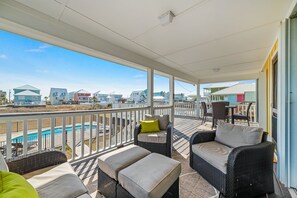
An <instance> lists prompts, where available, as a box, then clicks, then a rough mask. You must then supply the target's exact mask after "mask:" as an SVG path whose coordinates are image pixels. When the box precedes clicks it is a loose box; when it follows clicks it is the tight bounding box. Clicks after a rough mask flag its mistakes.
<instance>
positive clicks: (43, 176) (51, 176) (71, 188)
mask: <svg viewBox="0 0 297 198" xmlns="http://www.w3.org/2000/svg"><path fill="white" fill-rule="evenodd" d="M24 177H25V178H29V179H27V181H28V182H29V183H30V184H31V185H32V186H33V187H34V188H36V189H37V191H38V194H39V197H40V198H43V197H46V198H51V197H53V198H54V197H59V198H67V197H77V196H80V195H83V194H85V193H88V190H87V189H86V187H85V186H84V184H83V183H82V181H81V180H80V179H79V178H78V176H77V175H76V174H75V172H74V171H73V169H72V167H71V166H70V164H69V163H67V162H65V163H63V164H60V165H57V166H52V167H48V168H44V169H40V170H37V171H34V172H31V173H28V174H25V175H24Z"/></svg>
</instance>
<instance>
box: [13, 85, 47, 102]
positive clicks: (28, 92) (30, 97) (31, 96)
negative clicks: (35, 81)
mask: <svg viewBox="0 0 297 198" xmlns="http://www.w3.org/2000/svg"><path fill="white" fill-rule="evenodd" d="M13 91H14V106H36V105H42V103H41V95H40V89H38V88H36V87H33V86H31V85H23V86H20V87H16V88H14V89H13Z"/></svg>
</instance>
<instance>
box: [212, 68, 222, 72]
mask: <svg viewBox="0 0 297 198" xmlns="http://www.w3.org/2000/svg"><path fill="white" fill-rule="evenodd" d="M220 70H221V69H220V68H214V69H212V71H213V72H215V73H217V72H219V71H220Z"/></svg>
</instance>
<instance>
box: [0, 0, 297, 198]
mask: <svg viewBox="0 0 297 198" xmlns="http://www.w3.org/2000/svg"><path fill="white" fill-rule="evenodd" d="M142 3H144V2H140V1H134V0H131V1H127V2H126V1H125V3H116V2H115V1H108V2H104V3H103V2H101V1H87V3H85V2H82V1H75V0H68V1H65V0H50V1H47V2H46V3H44V2H43V3H40V2H38V1H35V2H34V1H27V0H17V1H11V0H3V1H1V2H0V28H1V29H3V30H5V31H8V32H12V33H15V34H19V35H23V36H26V37H29V38H32V39H36V40H40V41H43V42H45V43H49V44H52V45H56V46H59V47H63V48H66V49H69V50H72V51H76V52H79V53H82V54H86V55H89V56H92V57H96V58H100V59H104V60H107V61H111V62H115V63H118V64H122V65H124V66H128V67H133V68H136V69H140V70H143V71H145V72H147V73H146V74H147V91H148V94H147V104H146V105H145V107H133V108H125V109H120V108H119V109H105V110H94V111H73V112H51V113H33V114H15V115H8V114H1V115H0V123H4V125H5V126H4V127H3V131H4V133H3V134H4V135H3V139H4V141H3V142H4V147H3V148H4V149H5V156H6V158H7V159H10V158H13V157H14V156H13V155H14V154H15V153H14V152H15V149H16V148H15V146H14V145H15V144H16V143H17V142H15V141H16V140H15V139H14V136H13V135H14V132H15V131H14V122H17V123H18V121H19V120H21V123H22V127H23V128H22V138H23V139H22V153H21V155H26V154H28V153H31V152H32V153H34V152H36V151H43V150H46V149H49V148H50V149H56V148H57V147H59V149H60V150H62V152H64V153H66V154H67V155H68V159H69V162H70V163H72V166H73V168H74V169H75V171H76V172H77V174H78V175H79V177H80V178H81V179H82V180H83V181H84V183H85V184H86V185H87V187H88V189H89V190H90V192H91V193H92V196H93V197H98V196H99V197H100V195H99V194H98V193H97V192H96V186H97V178H96V177H97V174H96V173H97V169H96V167H97V161H96V158H97V157H98V155H101V154H103V153H105V152H109V151H110V150H112V149H116V148H117V146H118V145H121V144H131V143H132V142H133V129H134V128H135V125H136V123H139V120H141V119H143V117H144V115H145V114H147V113H149V114H169V115H170V121H172V122H174V134H173V140H174V142H173V145H172V146H173V151H174V153H173V158H174V159H177V160H179V161H180V162H181V163H182V174H181V182H180V193H181V197H210V196H213V195H214V194H215V192H214V190H213V189H212V187H211V186H210V185H209V184H208V183H207V182H206V181H205V180H204V179H202V177H200V176H199V174H198V173H197V172H195V171H193V170H192V169H191V168H190V167H189V165H188V156H189V139H190V137H191V135H192V134H193V133H194V132H195V131H198V130H209V129H210V126H211V125H210V123H208V122H207V123H206V124H205V125H201V120H200V118H199V117H200V108H199V102H200V99H201V96H200V85H201V84H208V83H216V82H227V81H240V80H256V86H257V105H256V106H257V107H256V109H257V110H254V115H255V116H254V117H257V121H258V122H259V126H260V127H262V128H264V130H265V131H268V132H269V137H270V138H274V139H276V138H278V140H277V152H278V153H277V154H278V155H279V156H278V157H279V158H278V159H279V161H278V164H277V171H276V175H277V178H278V179H280V181H281V182H282V183H284V184H285V186H286V187H290V188H295V189H296V188H297V179H296V178H297V177H296V175H297V172H296V169H294V167H296V164H297V158H296V155H295V154H296V151H297V146H296V144H295V143H296V140H297V135H296V125H295V122H296V117H297V115H296V112H297V105H296V100H295V99H296V98H297V95H296V93H297V91H296V90H297V89H296V79H297V78H296V75H297V73H296V63H297V59H296V56H294V55H293V54H296V51H297V42H296V35H297V20H296V16H297V14H296V13H297V1H296V0H279V1H273V2H271V1H270V0H264V1H236V2H234V1H230V0H226V1H220V0H214V1H208V0H206V1H201V0H193V1H187V2H185V3H184V2H183V3H181V1H165V0H164V1H146V2H145V5H144V4H142ZM243 8H244V9H243ZM136 11H137V12H136ZM164 13H171V16H172V15H173V17H174V18H173V21H172V20H171V21H169V22H168V23H166V24H163V23H162V20H161V21H159V19H160V17H161V16H163V14H164ZM277 71H279V73H276V72H277ZM155 74H161V75H164V76H166V77H167V78H168V79H169V80H168V82H169V83H168V87H169V95H170V96H169V101H170V102H169V104H168V106H155V104H154V99H153V98H154V75H155ZM176 80H179V81H183V82H187V83H190V84H193V85H195V86H196V88H197V90H196V102H195V103H196V104H194V105H193V109H192V110H191V113H190V114H191V117H194V118H195V119H189V118H185V117H180V115H183V112H182V113H181V112H180V111H177V113H175V110H176V109H175V102H174V94H175V81H176ZM179 113H180V115H178V114H179ZM183 116H185V115H183ZM32 120H34V125H35V129H34V130H35V133H36V134H38V135H36V136H35V138H34V141H35V142H37V144H36V145H35V147H34V148H35V150H31V148H30V143H31V142H32V141H31V140H30V139H29V137H30V123H29V122H30V121H32ZM44 120H47V123H48V124H47V129H48V130H49V138H48V142H47V141H44V140H47V138H46V137H45V138H43V136H42V134H43V121H44ZM57 120H58V121H59V124H58V125H56V121H57ZM77 125H80V127H81V128H82V129H81V130H79V131H76V127H77ZM85 125H89V126H93V125H94V126H95V129H94V130H93V129H92V127H89V129H88V130H85V129H84V126H85ZM99 126H100V127H101V126H102V130H101V129H100V127H99ZM56 127H59V129H61V131H62V132H61V133H59V134H56V131H55V128H56ZM67 127H70V128H72V129H73V133H71V134H69V133H68V134H67V130H66V128H67ZM108 127H109V130H107V128H108ZM58 136H59V138H58V139H56V137H58ZM270 162H271V161H270ZM274 184H275V186H276V187H275V194H274V195H272V196H276V197H278V196H281V197H286V196H289V195H287V191H285V190H283V189H282V188H281V185H279V183H278V181H277V180H275V182H274ZM293 191H294V190H293Z"/></svg>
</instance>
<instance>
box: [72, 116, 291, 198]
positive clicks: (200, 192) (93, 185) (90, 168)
mask: <svg viewBox="0 0 297 198" xmlns="http://www.w3.org/2000/svg"><path fill="white" fill-rule="evenodd" d="M174 122H175V127H174V132H173V155H172V157H173V159H176V160H178V161H180V162H181V164H182V173H181V175H180V198H194V197H212V196H215V191H214V189H213V187H212V186H211V185H210V184H209V183H208V182H207V181H206V180H205V179H203V178H202V177H201V176H200V175H199V174H198V173H197V172H196V171H195V170H193V169H192V168H191V167H190V166H189V140H190V138H191V136H192V135H193V134H194V133H195V132H197V131H203V130H211V122H206V123H205V124H203V125H201V122H202V121H201V120H200V119H197V118H196V119H195V118H189V117H188V118H185V117H177V118H175V119H174ZM237 124H242V125H244V124H245V123H237ZM254 125H257V123H254ZM97 157H98V156H92V157H89V158H87V159H83V160H80V161H78V162H74V163H72V167H73V168H74V170H75V171H76V173H77V174H78V176H79V178H80V179H81V180H82V181H83V182H84V184H85V185H86V186H87V188H88V190H89V191H90V193H91V196H92V197H94V198H95V197H96V198H101V197H103V196H102V195H101V194H100V193H98V192H97V184H98V180H97V179H98V164H97ZM274 183H275V193H274V194H273V195H269V197H290V195H289V191H288V189H286V188H284V186H283V185H281V184H280V183H279V182H278V180H277V179H276V178H275V179H274Z"/></svg>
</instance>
